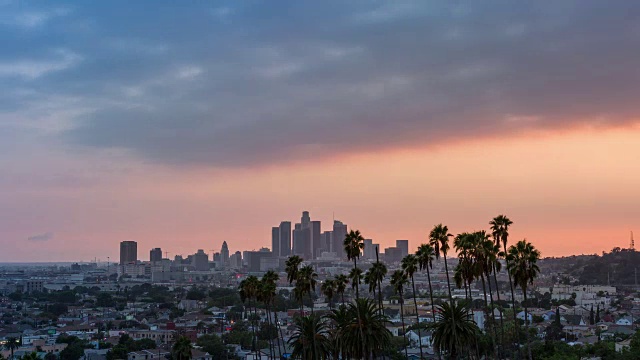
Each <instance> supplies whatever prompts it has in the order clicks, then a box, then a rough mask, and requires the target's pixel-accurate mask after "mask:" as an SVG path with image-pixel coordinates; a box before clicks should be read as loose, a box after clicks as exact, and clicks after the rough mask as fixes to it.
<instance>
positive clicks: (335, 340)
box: [328, 304, 351, 360]
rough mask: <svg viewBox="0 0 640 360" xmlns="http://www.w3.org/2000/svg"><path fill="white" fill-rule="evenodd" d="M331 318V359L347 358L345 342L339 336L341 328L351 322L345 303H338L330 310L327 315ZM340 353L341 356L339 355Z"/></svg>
mask: <svg viewBox="0 0 640 360" xmlns="http://www.w3.org/2000/svg"><path fill="white" fill-rule="evenodd" d="M328 318H329V319H330V320H331V325H332V328H331V331H330V332H331V344H332V356H333V359H336V360H338V359H340V358H342V359H348V358H349V357H350V356H349V351H348V349H347V348H346V345H345V342H344V341H343V339H342V337H341V329H344V328H346V327H347V326H349V323H350V322H351V318H350V314H349V310H348V308H347V306H346V305H344V304H343V305H340V306H339V307H338V308H337V309H333V310H331V312H330V313H329V315H328ZM341 354H342V357H341V356H340V355H341Z"/></svg>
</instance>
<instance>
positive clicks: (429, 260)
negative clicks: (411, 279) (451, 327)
mask: <svg viewBox="0 0 640 360" xmlns="http://www.w3.org/2000/svg"><path fill="white" fill-rule="evenodd" d="M435 257H436V254H435V249H434V248H433V246H431V245H429V244H422V245H420V246H419V247H418V251H416V258H417V259H418V266H419V267H420V270H427V281H428V282H429V299H430V300H431V316H432V317H433V322H434V323H435V322H436V307H435V304H434V303H433V289H432V288H431V273H430V269H433V260H434V258H435Z"/></svg>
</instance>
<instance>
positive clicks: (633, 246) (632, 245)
mask: <svg viewBox="0 0 640 360" xmlns="http://www.w3.org/2000/svg"><path fill="white" fill-rule="evenodd" d="M630 249H631V250H635V249H636V244H635V242H634V241H633V231H632V232H631V247H630Z"/></svg>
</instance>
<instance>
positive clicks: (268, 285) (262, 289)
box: [258, 270, 280, 357]
mask: <svg viewBox="0 0 640 360" xmlns="http://www.w3.org/2000/svg"><path fill="white" fill-rule="evenodd" d="M278 279H279V276H278V274H276V273H275V272H274V271H272V270H269V271H267V272H266V273H265V274H264V275H263V276H262V279H261V281H260V286H259V290H258V299H259V300H260V301H262V302H263V303H264V305H265V310H266V312H267V323H268V324H269V325H271V323H272V321H271V305H272V304H273V301H274V299H275V297H276V282H277V281H278ZM274 322H275V321H274ZM277 332H278V329H277V324H276V335H277ZM276 342H278V339H277V336H276ZM269 345H270V346H269V350H270V351H273V356H274V357H275V347H274V345H273V339H269ZM277 346H278V349H279V350H280V343H279V342H278V345H277Z"/></svg>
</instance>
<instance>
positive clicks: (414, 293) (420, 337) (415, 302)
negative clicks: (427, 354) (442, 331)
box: [411, 274, 424, 359]
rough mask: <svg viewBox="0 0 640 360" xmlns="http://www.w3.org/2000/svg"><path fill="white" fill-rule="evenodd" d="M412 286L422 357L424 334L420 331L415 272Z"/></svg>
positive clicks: (421, 356)
mask: <svg viewBox="0 0 640 360" xmlns="http://www.w3.org/2000/svg"><path fill="white" fill-rule="evenodd" d="M411 287H412V288H413V305H414V306H415V308H416V321H417V322H416V324H417V325H418V341H419V344H420V359H422V358H423V357H424V356H423V355H422V335H421V331H420V316H419V314H418V300H417V299H416V294H417V293H416V282H415V281H413V274H412V275H411Z"/></svg>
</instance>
